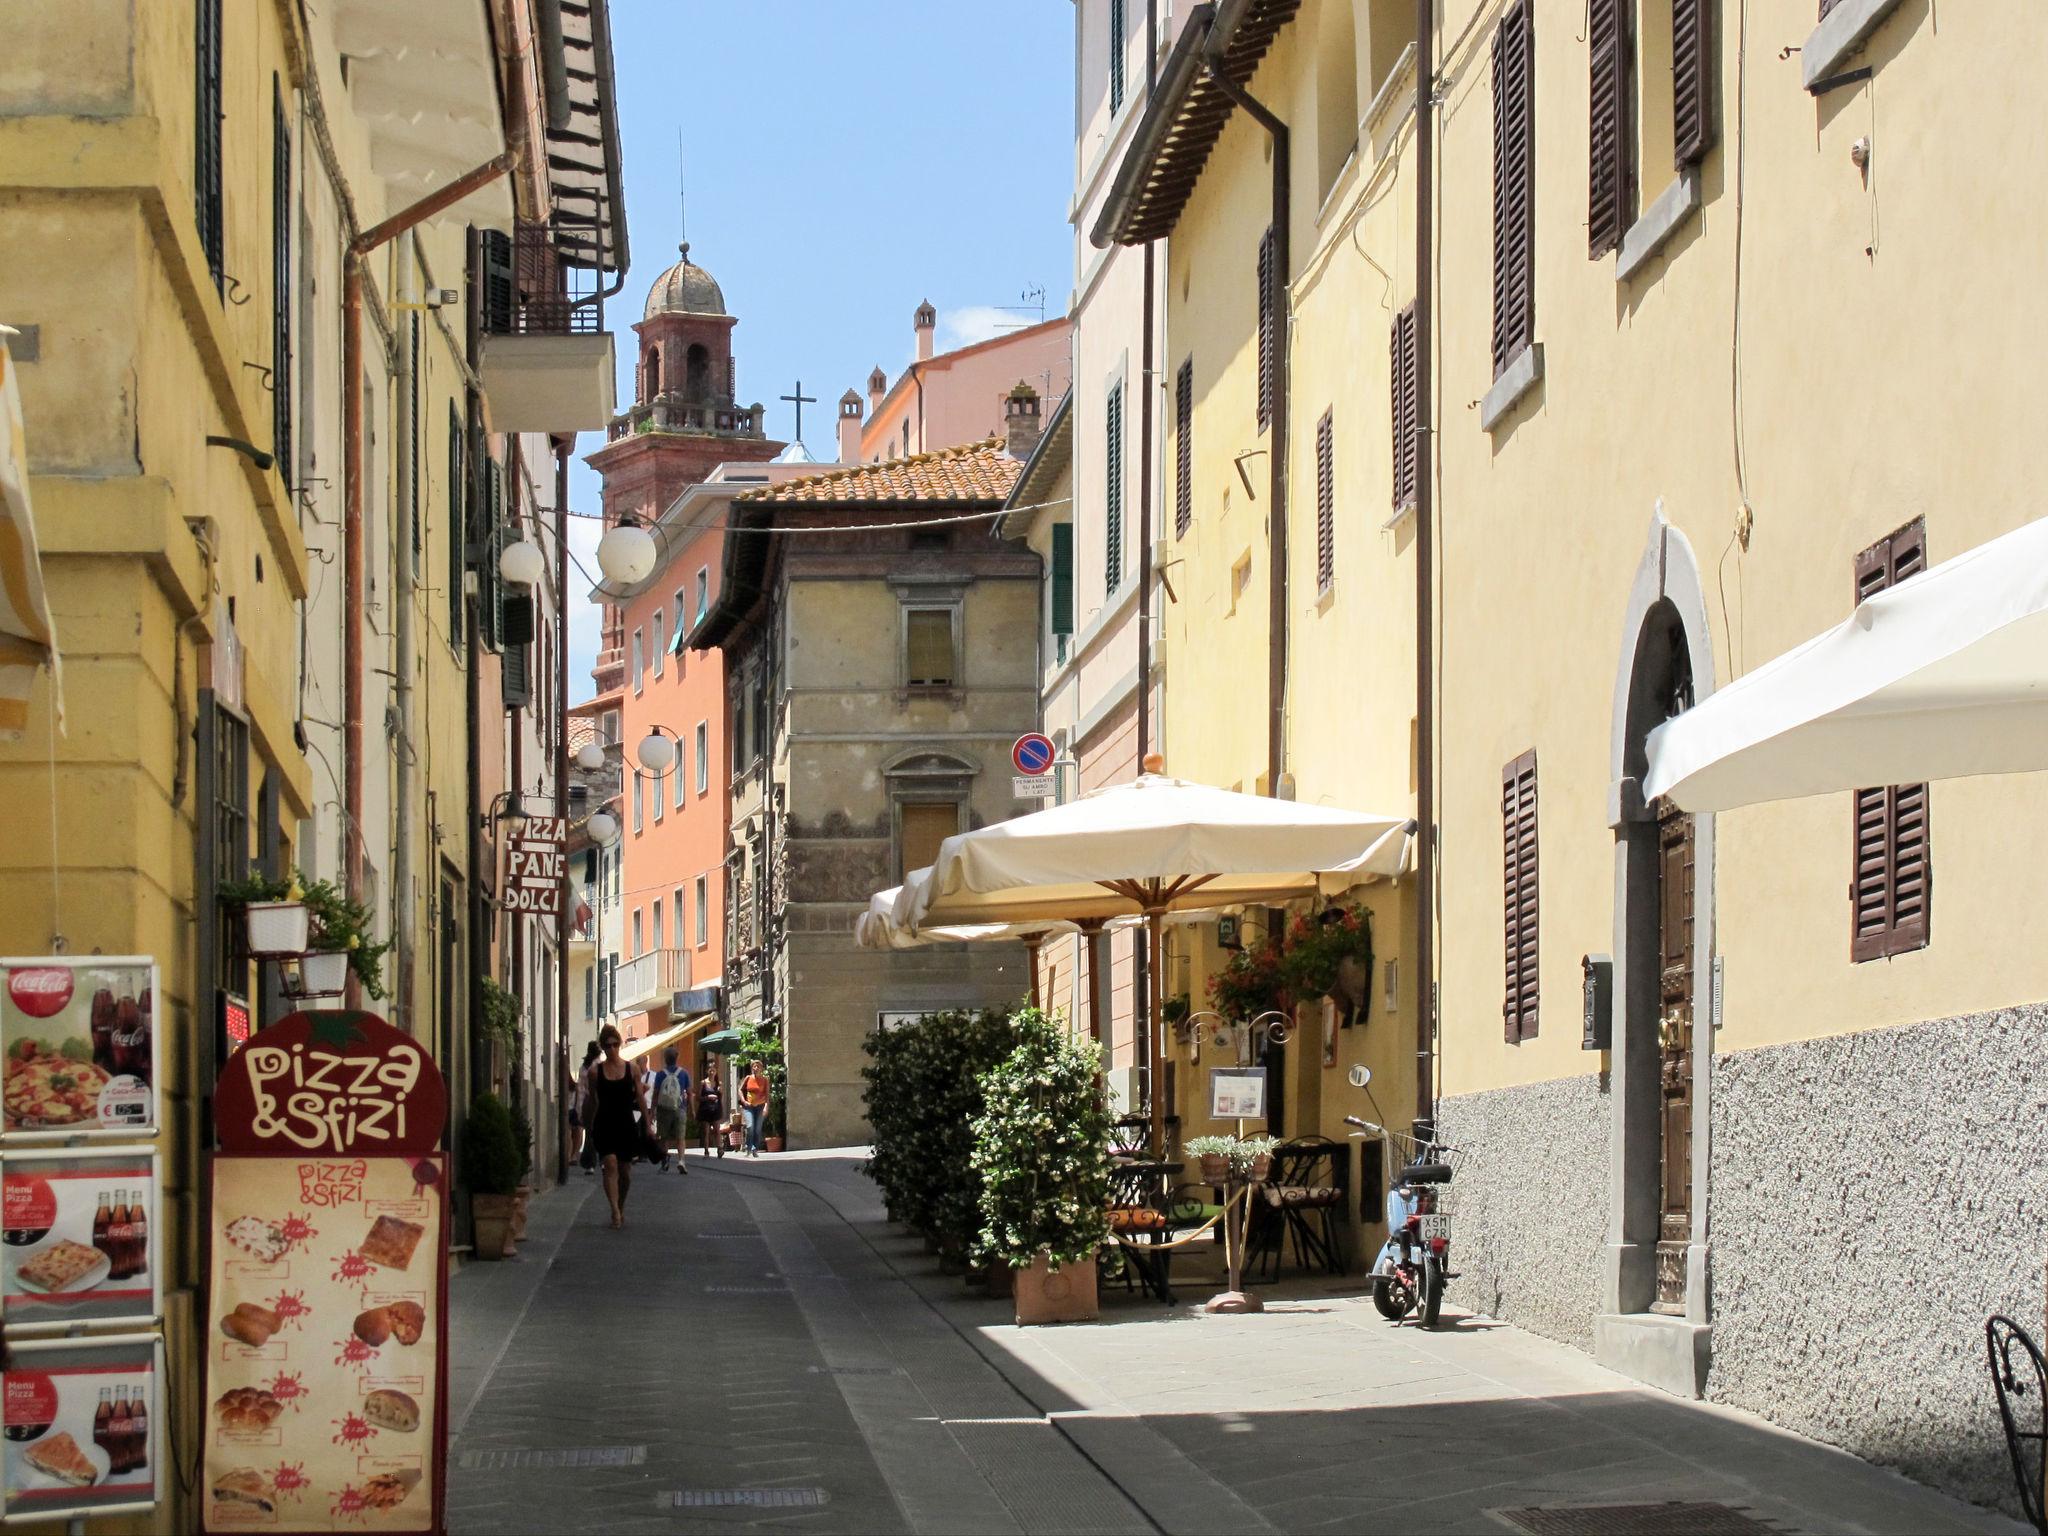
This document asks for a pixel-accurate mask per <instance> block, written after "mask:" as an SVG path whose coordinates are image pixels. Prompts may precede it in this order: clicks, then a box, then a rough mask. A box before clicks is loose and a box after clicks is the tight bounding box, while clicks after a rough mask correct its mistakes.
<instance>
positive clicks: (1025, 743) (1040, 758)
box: [1010, 731, 1056, 800]
mask: <svg viewBox="0 0 2048 1536" xmlns="http://www.w3.org/2000/svg"><path fill="white" fill-rule="evenodd" d="M1055 755H1056V749H1055V748H1054V746H1053V744H1052V738H1051V737H1050V736H1047V735H1045V734H1044V733H1043V732H1040V731H1030V732H1027V733H1026V734H1025V735H1022V736H1019V737H1018V738H1017V740H1016V742H1015V744H1014V745H1012V746H1011V748H1010V764H1011V766H1012V767H1014V768H1015V769H1016V770H1017V777H1015V778H1013V779H1011V780H1010V792H1011V793H1012V794H1014V795H1015V796H1016V797H1017V798H1018V799H1020V800H1024V799H1032V798H1038V799H1043V798H1044V797H1045V796H1047V795H1050V794H1052V793H1053V773H1052V760H1053V757H1054V756H1055Z"/></svg>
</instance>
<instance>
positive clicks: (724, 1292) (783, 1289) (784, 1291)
mask: <svg viewBox="0 0 2048 1536" xmlns="http://www.w3.org/2000/svg"><path fill="white" fill-rule="evenodd" d="M704 1294H705V1295H707V1296H787V1295H788V1294H789V1287H787V1286H783V1285H707V1286H705V1287H704Z"/></svg>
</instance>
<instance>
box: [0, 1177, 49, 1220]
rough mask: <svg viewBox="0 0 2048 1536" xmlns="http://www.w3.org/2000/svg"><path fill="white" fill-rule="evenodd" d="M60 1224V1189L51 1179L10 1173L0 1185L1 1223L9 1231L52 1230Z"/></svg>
mask: <svg viewBox="0 0 2048 1536" xmlns="http://www.w3.org/2000/svg"><path fill="white" fill-rule="evenodd" d="M55 1225H57V1193H56V1191H55V1190H53V1189H51V1188H50V1181H49V1180H48V1179H39V1178H36V1177H35V1176H34V1175H32V1174H11V1175H9V1177H8V1179H7V1181H6V1183H5V1184H4V1185H0V1226H4V1227H6V1228H7V1229H8V1230H9V1231H10V1232H33V1231H36V1230H39V1229H40V1230H41V1231H45V1232H47V1231H49V1229H50V1228H52V1227H54V1226H55Z"/></svg>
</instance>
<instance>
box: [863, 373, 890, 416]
mask: <svg viewBox="0 0 2048 1536" xmlns="http://www.w3.org/2000/svg"><path fill="white" fill-rule="evenodd" d="M888 393H889V375H887V374H886V373H884V372H882V365H881V364H880V363H877V364H876V365H875V371H874V372H873V373H871V374H869V375H868V414H869V415H870V416H872V415H873V414H874V413H875V412H876V411H879V410H880V409H881V408H882V399H883V397H884V396H886V395H887V394H888Z"/></svg>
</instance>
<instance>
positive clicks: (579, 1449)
mask: <svg viewBox="0 0 2048 1536" xmlns="http://www.w3.org/2000/svg"><path fill="white" fill-rule="evenodd" d="M646 1460H647V1447H646V1446H644V1445H570V1446H548V1447H545V1448H541V1447H534V1448H529V1449H526V1450H518V1451H464V1452H463V1453H462V1455H461V1457H460V1458H459V1460H458V1461H457V1462H456V1465H458V1466H460V1467H464V1468H467V1469H470V1470H472V1471H478V1472H504V1471H508V1470H510V1469H511V1468H513V1467H637V1466H640V1465H642V1464H643V1463H644V1462H645V1461H646Z"/></svg>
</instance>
